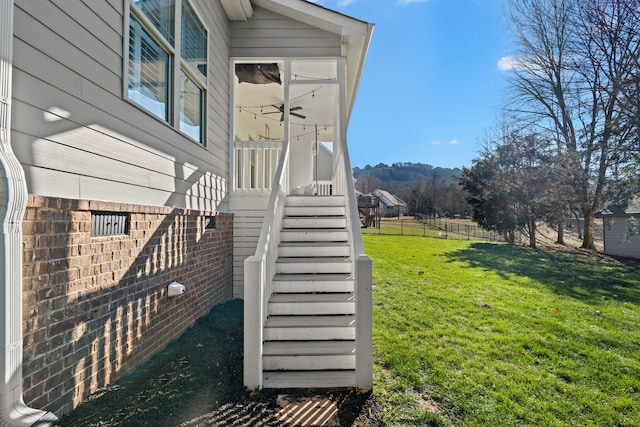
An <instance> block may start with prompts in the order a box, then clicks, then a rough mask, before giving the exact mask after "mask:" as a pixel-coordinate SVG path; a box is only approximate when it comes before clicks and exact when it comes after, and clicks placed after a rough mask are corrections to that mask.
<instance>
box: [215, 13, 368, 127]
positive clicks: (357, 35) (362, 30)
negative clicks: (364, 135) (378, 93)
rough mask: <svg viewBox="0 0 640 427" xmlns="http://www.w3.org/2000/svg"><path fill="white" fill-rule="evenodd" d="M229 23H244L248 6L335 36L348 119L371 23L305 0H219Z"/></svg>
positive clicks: (365, 52)
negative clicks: (343, 65)
mask: <svg viewBox="0 0 640 427" xmlns="http://www.w3.org/2000/svg"><path fill="white" fill-rule="evenodd" d="M220 1H221V3H222V6H223V8H224V9H225V12H226V14H227V17H228V18H229V20H232V21H233V20H241V21H246V20H248V19H251V16H252V15H253V7H252V5H255V6H259V7H262V8H264V9H267V10H270V11H272V12H275V13H279V14H281V15H283V16H286V17H288V18H291V19H295V20H297V21H300V22H303V23H305V24H307V25H311V26H314V27H316V28H319V29H322V30H324V31H327V32H330V33H332V34H336V35H338V36H340V37H341V39H342V54H343V56H344V57H345V58H346V62H347V76H346V77H347V121H349V118H350V117H351V112H352V110H353V105H354V102H355V98H356V94H357V92H358V86H359V84H360V77H361V75H362V70H363V68H364V63H365V59H366V57H367V52H368V50H369V44H370V42H371V36H372V34H373V28H374V24H371V23H368V22H365V21H362V20H359V19H356V18H353V17H350V16H348V15H345V14H342V13H340V12H336V11H334V10H331V9H328V8H326V7H323V6H320V5H317V4H315V3H312V2H310V1H307V0H220Z"/></svg>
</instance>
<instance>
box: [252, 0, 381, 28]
mask: <svg viewBox="0 0 640 427" xmlns="http://www.w3.org/2000/svg"><path fill="white" fill-rule="evenodd" d="M253 4H255V5H256V6H260V7H263V8H265V9H268V10H270V11H272V12H276V13H279V14H280V15H283V16H287V17H289V18H291V19H295V20H296V21H300V22H304V23H305V24H308V25H311V26H313V27H316V28H320V29H322V30H325V31H328V32H330V33H333V34H338V35H341V36H346V35H352V34H359V35H366V34H367V32H368V25H369V24H367V23H366V22H364V21H360V20H358V19H355V18H352V17H350V16H347V15H343V14H341V13H338V12H335V11H333V10H330V9H327V8H324V7H322V6H318V5H317V4H314V3H311V2H308V1H303V0H253Z"/></svg>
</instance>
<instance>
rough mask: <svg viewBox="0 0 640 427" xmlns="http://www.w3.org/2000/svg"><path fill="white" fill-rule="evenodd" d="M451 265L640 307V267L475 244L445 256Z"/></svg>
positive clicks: (579, 296)
mask: <svg viewBox="0 0 640 427" xmlns="http://www.w3.org/2000/svg"><path fill="white" fill-rule="evenodd" d="M445 255H446V256H447V257H448V258H449V259H450V261H458V262H464V263H467V264H469V265H470V266H472V267H475V268H481V269H483V270H486V271H491V272H493V273H496V274H498V275H499V276H501V277H502V278H504V279H509V278H510V277H512V276H514V275H515V276H521V277H529V278H531V279H533V280H535V281H537V282H539V283H541V284H543V285H544V286H546V287H548V288H549V289H551V290H553V291H554V292H556V293H558V294H561V295H566V296H569V297H572V298H576V299H580V300H584V301H590V300H594V301H595V300H596V299H601V298H603V297H605V298H615V299H616V300H618V301H625V302H629V303H633V304H640V267H638V266H637V265H632V264H625V263H622V262H617V261H605V260H600V259H594V258H589V257H587V256H581V255H575V254H569V253H563V252H555V251H545V250H538V249H531V248H523V247H518V246H510V245H496V244H491V243H482V242H477V243H473V244H471V246H470V247H469V248H468V249H463V250H458V251H455V252H449V253H447V254H445Z"/></svg>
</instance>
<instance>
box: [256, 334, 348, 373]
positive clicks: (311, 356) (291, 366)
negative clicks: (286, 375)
mask: <svg viewBox="0 0 640 427" xmlns="http://www.w3.org/2000/svg"><path fill="white" fill-rule="evenodd" d="M263 351H264V353H263V367H264V369H265V370H267V371H277V370H331V369H355V359H356V356H355V355H356V345H355V341H277V342H266V343H265V344H264V350H263Z"/></svg>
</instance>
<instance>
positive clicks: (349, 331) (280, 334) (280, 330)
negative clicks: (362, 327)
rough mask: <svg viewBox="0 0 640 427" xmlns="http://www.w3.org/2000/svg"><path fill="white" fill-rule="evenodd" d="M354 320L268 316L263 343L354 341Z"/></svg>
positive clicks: (352, 316) (352, 318)
mask: <svg viewBox="0 0 640 427" xmlns="http://www.w3.org/2000/svg"><path fill="white" fill-rule="evenodd" d="M355 324H356V318H355V316H354V315H347V316H269V318H268V319H267V321H266V323H265V328H264V339H265V341H292V340H295V341H309V340H316V341H320V340H354V339H355V338H356V329H355Z"/></svg>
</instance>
